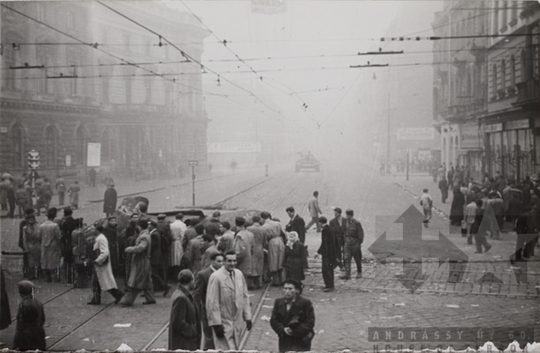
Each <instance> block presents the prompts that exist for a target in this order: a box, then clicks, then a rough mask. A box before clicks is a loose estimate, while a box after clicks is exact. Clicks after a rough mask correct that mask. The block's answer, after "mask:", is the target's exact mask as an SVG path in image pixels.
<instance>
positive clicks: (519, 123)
mask: <svg viewBox="0 0 540 353" xmlns="http://www.w3.org/2000/svg"><path fill="white" fill-rule="evenodd" d="M504 127H505V129H506V130H519V129H528V128H529V119H521V120H514V121H508V122H506V123H505V124H504Z"/></svg>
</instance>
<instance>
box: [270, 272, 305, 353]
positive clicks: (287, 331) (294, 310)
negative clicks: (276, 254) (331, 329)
mask: <svg viewBox="0 0 540 353" xmlns="http://www.w3.org/2000/svg"><path fill="white" fill-rule="evenodd" d="M300 288H301V287H300V283H298V282H297V281H295V280H293V279H287V280H285V283H284V285H283V291H284V293H285V295H284V297H283V298H278V299H276V300H275V302H274V308H273V309H272V318H271V319H270V326H271V327H272V329H273V330H274V332H275V333H276V334H277V335H278V339H279V341H278V347H279V351H280V352H291V351H296V352H305V351H310V350H311V341H312V340H313V337H314V336H315V331H314V330H313V328H314V327H315V310H314V309H313V304H312V303H311V301H310V300H309V299H307V298H304V297H302V296H301V295H300Z"/></svg>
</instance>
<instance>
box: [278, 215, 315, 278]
mask: <svg viewBox="0 0 540 353" xmlns="http://www.w3.org/2000/svg"><path fill="white" fill-rule="evenodd" d="M318 221H319V220H318V219H317V222H318ZM283 261H284V264H283V267H284V268H285V278H286V279H294V280H295V281H297V282H298V283H300V286H302V281H303V280H304V279H305V278H306V277H305V275H304V269H305V267H306V264H307V258H306V247H305V245H304V244H302V243H301V242H300V239H298V234H297V233H296V232H290V233H288V234H287V244H286V245H285V257H284V260H283Z"/></svg>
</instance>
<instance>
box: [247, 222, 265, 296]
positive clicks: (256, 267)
mask: <svg viewBox="0 0 540 353" xmlns="http://www.w3.org/2000/svg"><path fill="white" fill-rule="evenodd" d="M251 220H252V221H253V225H252V226H251V227H248V228H247V230H248V231H250V232H251V233H252V234H253V236H254V238H253V254H252V255H251V277H252V285H253V286H254V287H256V288H262V275H263V267H264V249H265V248H267V247H268V243H267V230H266V229H264V228H263V227H262V226H261V223H260V221H261V218H260V217H259V216H253V217H252V218H251Z"/></svg>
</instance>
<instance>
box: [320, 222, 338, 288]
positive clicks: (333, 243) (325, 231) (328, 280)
mask: <svg viewBox="0 0 540 353" xmlns="http://www.w3.org/2000/svg"><path fill="white" fill-rule="evenodd" d="M319 222H320V223H321V224H322V226H323V227H322V232H321V246H320V247H319V250H317V254H319V255H321V256H322V276H323V280H324V291H325V292H329V291H332V290H334V269H335V268H336V266H337V265H338V259H337V256H336V247H337V246H338V241H337V239H336V237H335V235H334V232H333V230H332V228H330V226H329V225H328V224H326V222H327V219H326V217H320V218H319Z"/></svg>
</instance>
